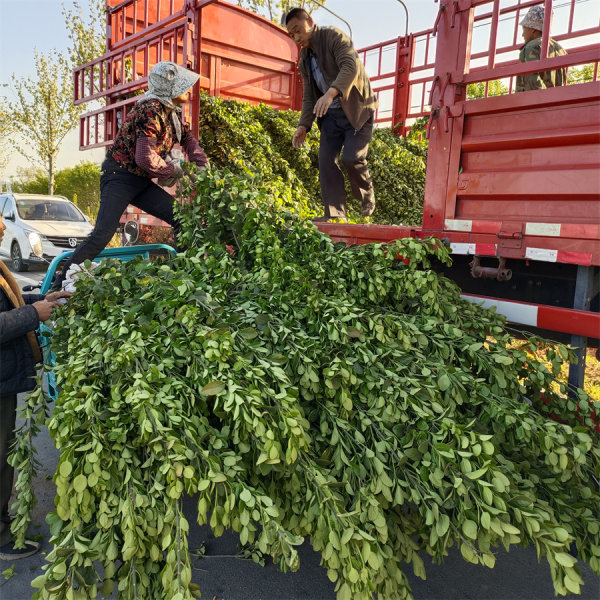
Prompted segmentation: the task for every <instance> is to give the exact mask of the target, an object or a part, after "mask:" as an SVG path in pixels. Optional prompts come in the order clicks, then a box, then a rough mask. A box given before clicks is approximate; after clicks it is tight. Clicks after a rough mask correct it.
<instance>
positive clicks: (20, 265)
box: [10, 242, 29, 273]
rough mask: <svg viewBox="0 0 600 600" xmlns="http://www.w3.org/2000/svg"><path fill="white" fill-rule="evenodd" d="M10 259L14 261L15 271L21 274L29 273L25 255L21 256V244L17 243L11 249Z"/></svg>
mask: <svg viewBox="0 0 600 600" xmlns="http://www.w3.org/2000/svg"><path fill="white" fill-rule="evenodd" d="M10 258H11V260H12V264H13V269H14V270H15V271H17V272H19V273H23V271H27V269H28V268H29V267H28V266H27V265H26V264H25V263H24V262H23V255H22V254H21V248H20V247H19V242H15V243H14V244H13V245H12V246H11V248H10Z"/></svg>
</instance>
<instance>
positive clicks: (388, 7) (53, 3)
mask: <svg viewBox="0 0 600 600" xmlns="http://www.w3.org/2000/svg"><path fill="white" fill-rule="evenodd" d="M564 1H565V0H557V1H556V2H555V6H559V5H560V4H561V3H564ZM578 1H579V2H581V6H582V7H583V8H582V12H581V14H582V15H583V16H584V17H589V16H590V11H592V12H593V13H596V12H599V10H600V9H598V7H600V2H598V0H578ZM505 2H507V0H501V3H505ZM512 2H514V0H512ZM512 2H511V3H512ZM404 3H405V4H406V6H407V8H408V12H409V24H408V30H409V31H410V32H413V33H414V32H419V31H423V30H425V29H429V28H431V27H432V26H433V23H434V21H435V18H436V15H437V11H438V8H439V4H437V3H435V2H434V0H404ZM63 4H65V5H66V6H67V7H69V8H71V7H72V6H73V0H0V85H2V84H6V83H8V82H9V81H10V77H11V74H12V73H15V74H16V75H18V76H30V75H33V74H34V49H37V50H38V51H40V52H46V51H48V50H50V49H57V50H59V51H64V50H66V48H67V45H68V40H67V35H66V29H65V25H64V19H63V16H62V13H61V11H62V5H63ZM79 4H80V6H82V8H84V9H85V8H86V7H87V6H88V0H80V2H79ZM326 6H327V8H328V9H330V10H331V11H333V12H336V13H338V14H339V15H340V16H341V17H343V18H344V19H345V20H346V21H348V22H349V23H350V26H351V27H352V33H353V40H354V44H355V46H356V48H361V47H365V46H368V45H371V44H374V43H377V42H380V41H386V40H390V39H393V38H395V37H398V36H399V35H403V34H404V31H405V28H406V21H405V13H404V10H403V8H402V6H401V5H400V3H399V2H398V1H397V0H327V3H326ZM592 6H595V7H596V8H595V9H592V8H591V7H592ZM558 10H560V9H558ZM586 11H587V12H586ZM313 17H314V18H315V21H317V22H318V23H320V24H322V25H336V26H337V27H339V28H341V29H344V30H346V26H345V25H344V23H342V22H341V21H339V20H338V19H336V18H335V17H334V16H332V15H331V14H329V13H328V12H327V11H325V10H323V9H319V10H317V11H315V12H314V13H313ZM592 18H593V19H595V20H596V22H597V16H596V15H595V14H594V15H593V16H592ZM555 22H556V15H555ZM592 22H593V21H592ZM0 94H2V95H5V94H9V91H8V90H7V88H6V87H3V88H2V89H0ZM103 155H104V151H103V150H86V151H83V152H81V151H79V149H78V133H77V132H73V133H72V134H69V135H68V136H67V137H66V139H65V141H64V143H63V147H62V150H61V152H60V155H59V157H58V162H57V167H58V169H62V168H66V167H71V166H74V165H76V164H77V163H79V162H81V161H88V160H89V161H94V162H101V161H102V158H103ZM18 166H23V167H28V166H30V165H28V164H27V161H26V160H25V159H24V158H22V157H20V156H19V155H15V156H13V157H11V161H10V163H9V165H8V167H7V169H6V170H5V172H4V173H3V175H4V177H3V178H5V177H6V176H8V177H10V176H11V175H16V173H17V167H18Z"/></svg>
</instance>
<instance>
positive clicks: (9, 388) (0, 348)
mask: <svg viewBox="0 0 600 600" xmlns="http://www.w3.org/2000/svg"><path fill="white" fill-rule="evenodd" d="M5 229H6V227H5V225H4V222H3V221H2V217H1V216H0V242H1V241H2V238H3V237H4V230H5ZM69 296H71V294H70V293H69V292H55V293H52V294H48V295H47V296H43V295H40V294H27V295H25V296H22V295H21V292H20V290H19V287H18V284H17V282H16V281H15V278H14V277H13V275H12V273H11V272H10V271H9V270H8V268H7V267H6V265H5V264H4V263H2V262H0V560H16V559H19V558H25V557H27V556H31V555H32V554H34V553H35V552H37V550H38V549H39V544H38V543H37V542H34V541H31V540H26V547H25V548H24V549H17V548H15V547H14V544H13V540H12V535H11V532H10V517H9V514H8V503H9V501H10V496H11V493H12V487H13V478H14V469H13V468H12V467H11V466H10V465H9V464H8V460H7V459H8V455H9V453H10V446H11V442H12V440H13V439H14V429H15V419H16V413H17V394H19V393H20V392H28V391H31V390H32V389H34V388H35V385H36V382H35V379H34V377H35V373H36V369H35V365H36V363H37V362H40V361H41V352H40V348H39V346H38V343H37V339H36V337H35V333H34V331H35V330H36V329H37V328H38V327H39V324H40V322H41V321H46V320H47V319H49V318H50V316H51V315H52V311H53V310H54V307H55V306H56V304H57V301H58V300H59V299H60V298H68V297H69Z"/></svg>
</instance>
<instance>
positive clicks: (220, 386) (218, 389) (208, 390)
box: [200, 381, 225, 396]
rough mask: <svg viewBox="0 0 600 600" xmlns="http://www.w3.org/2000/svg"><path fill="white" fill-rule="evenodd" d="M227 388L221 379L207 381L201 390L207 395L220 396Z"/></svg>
mask: <svg viewBox="0 0 600 600" xmlns="http://www.w3.org/2000/svg"><path fill="white" fill-rule="evenodd" d="M224 390H225V384H224V383H222V382H220V381H211V382H210V383H207V384H206V385H205V386H204V387H203V388H202V389H201V390H200V391H201V392H202V393H203V394H204V395H205V396H218V395H219V394H221V393H222V392H223V391H224Z"/></svg>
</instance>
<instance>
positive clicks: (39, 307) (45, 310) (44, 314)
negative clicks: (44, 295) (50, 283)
mask: <svg viewBox="0 0 600 600" xmlns="http://www.w3.org/2000/svg"><path fill="white" fill-rule="evenodd" d="M56 293H57V294H58V293H60V292H56ZM32 306H33V308H35V310H36V311H37V314H38V318H39V320H40V321H47V320H48V319H49V318H50V316H51V315H52V311H53V310H54V308H55V306H56V302H49V301H48V300H39V301H38V302H34V303H33V304H32Z"/></svg>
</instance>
